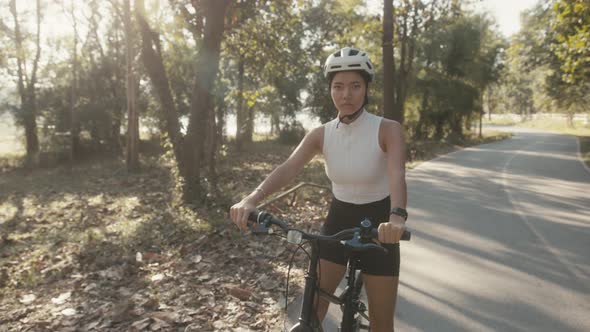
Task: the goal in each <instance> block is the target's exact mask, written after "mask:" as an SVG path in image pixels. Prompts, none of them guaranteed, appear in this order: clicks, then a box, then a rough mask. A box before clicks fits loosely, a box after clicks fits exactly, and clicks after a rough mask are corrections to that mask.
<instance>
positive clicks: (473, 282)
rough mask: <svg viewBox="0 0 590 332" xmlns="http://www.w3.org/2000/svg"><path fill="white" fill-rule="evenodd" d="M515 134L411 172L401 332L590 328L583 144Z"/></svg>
mask: <svg viewBox="0 0 590 332" xmlns="http://www.w3.org/2000/svg"><path fill="white" fill-rule="evenodd" d="M506 130H510V131H513V132H514V137H513V138H512V139H508V140H504V141H501V142H497V143H492V144H486V145H480V146H477V147H473V148H468V149H464V150H461V151H458V152H455V153H451V154H448V155H446V156H443V157H441V158H438V159H436V160H433V161H430V162H427V163H423V164H421V165H420V166H419V167H417V168H415V169H413V170H411V171H410V172H408V174H407V180H408V195H409V197H408V201H409V207H408V211H409V213H410V219H409V220H408V226H409V227H410V228H411V229H412V231H413V238H412V241H411V242H409V243H402V263H401V264H402V267H401V272H400V289H399V292H398V302H397V310H396V322H395V324H396V331H398V332H399V331H402V332H405V331H435V332H446V331H453V332H457V331H590V170H589V169H587V168H586V167H585V166H584V165H583V163H582V162H581V161H580V159H579V158H578V150H579V148H578V143H577V139H576V138H575V137H572V136H567V135H558V134H550V133H543V132H535V131H530V130H519V129H511V128H506ZM297 310H298V308H297V305H295V306H293V307H292V308H291V310H290V311H291V315H290V316H291V317H296V316H297V315H296V313H295V312H296V311H297ZM330 310H331V311H330V314H329V315H330V316H329V318H328V319H327V320H326V321H325V322H324V327H325V329H326V331H336V327H335V326H336V325H335V322H336V321H337V320H338V311H339V310H338V309H337V308H334V306H331V309H330Z"/></svg>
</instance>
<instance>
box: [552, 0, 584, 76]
mask: <svg viewBox="0 0 590 332" xmlns="http://www.w3.org/2000/svg"><path fill="white" fill-rule="evenodd" d="M553 10H554V12H555V14H556V17H555V20H554V21H553V22H552V26H551V29H552V30H553V32H554V34H555V37H554V38H555V40H554V44H553V45H552V50H553V52H555V55H556V56H557V58H558V59H559V60H560V61H561V66H560V69H561V70H562V79H563V80H564V81H565V82H566V83H569V84H584V83H586V84H587V83H590V37H589V36H590V3H589V2H588V1H579V0H560V1H557V2H555V3H554V4H553Z"/></svg>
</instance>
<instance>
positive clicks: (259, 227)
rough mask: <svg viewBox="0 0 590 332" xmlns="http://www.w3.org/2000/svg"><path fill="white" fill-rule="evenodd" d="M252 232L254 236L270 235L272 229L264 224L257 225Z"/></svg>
mask: <svg viewBox="0 0 590 332" xmlns="http://www.w3.org/2000/svg"><path fill="white" fill-rule="evenodd" d="M251 231H252V234H254V235H258V234H269V233H270V228H269V227H266V225H264V224H256V226H254V227H252V228H251Z"/></svg>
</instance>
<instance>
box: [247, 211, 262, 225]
mask: <svg viewBox="0 0 590 332" xmlns="http://www.w3.org/2000/svg"><path fill="white" fill-rule="evenodd" d="M259 215H260V212H259V211H256V210H254V211H252V212H250V214H248V220H249V221H252V222H256V223H257V222H258V216H259Z"/></svg>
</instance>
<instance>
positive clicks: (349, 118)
mask: <svg viewBox="0 0 590 332" xmlns="http://www.w3.org/2000/svg"><path fill="white" fill-rule="evenodd" d="M363 109H364V108H363V106H361V108H359V109H358V110H357V111H356V112H354V113H352V114H348V115H342V116H341V115H338V118H339V119H340V122H342V123H346V124H349V123H352V122H353V121H354V120H356V119H358V117H359V116H360V115H361V114H362V113H363Z"/></svg>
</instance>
